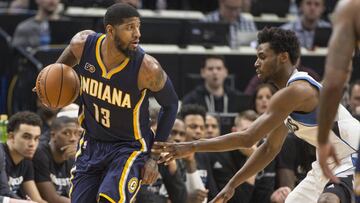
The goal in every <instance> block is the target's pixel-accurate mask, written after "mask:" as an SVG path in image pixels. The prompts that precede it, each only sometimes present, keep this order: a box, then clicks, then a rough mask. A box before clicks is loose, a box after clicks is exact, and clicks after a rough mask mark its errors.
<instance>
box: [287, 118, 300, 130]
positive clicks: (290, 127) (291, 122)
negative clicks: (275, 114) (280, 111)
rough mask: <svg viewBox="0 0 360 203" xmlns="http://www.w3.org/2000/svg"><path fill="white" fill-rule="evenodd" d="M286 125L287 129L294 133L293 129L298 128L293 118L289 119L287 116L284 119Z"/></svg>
mask: <svg viewBox="0 0 360 203" xmlns="http://www.w3.org/2000/svg"><path fill="white" fill-rule="evenodd" d="M286 127H287V128H288V129H289V131H290V132H292V133H294V132H295V131H298V130H299V126H297V125H296V124H295V123H294V122H293V120H291V119H290V118H288V119H287V120H286Z"/></svg>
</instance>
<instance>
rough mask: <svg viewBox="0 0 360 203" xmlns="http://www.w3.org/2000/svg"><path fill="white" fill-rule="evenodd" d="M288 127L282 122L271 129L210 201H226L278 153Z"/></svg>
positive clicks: (215, 202)
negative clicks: (261, 142)
mask: <svg viewBox="0 0 360 203" xmlns="http://www.w3.org/2000/svg"><path fill="white" fill-rule="evenodd" d="M287 133H288V129H287V128H286V126H285V125H284V124H282V125H280V126H279V127H278V128H277V129H275V130H273V131H272V132H271V133H270V134H269V136H268V138H267V139H266V141H265V142H264V143H263V144H262V145H261V146H260V147H259V148H258V149H257V150H256V151H255V152H254V153H253V154H252V155H251V156H250V157H249V159H248V160H247V161H246V163H245V164H244V166H243V167H242V168H241V169H240V170H239V171H238V172H237V173H236V174H235V175H234V177H232V178H231V179H230V181H229V182H228V184H226V186H225V187H224V188H223V189H222V190H221V192H220V193H219V194H218V195H217V196H216V197H215V199H213V200H212V201H211V202H212V203H217V202H221V203H223V202H227V201H228V200H229V199H231V197H232V196H233V194H234V191H235V189H236V188H237V187H238V186H239V185H240V184H241V183H243V182H245V181H246V180H247V179H249V178H250V177H251V176H253V175H255V174H256V173H258V172H259V171H260V170H262V169H264V168H265V167H266V166H267V165H268V164H269V163H270V162H271V161H272V160H273V159H274V158H275V156H276V154H278V153H279V151H280V150H281V146H282V144H283V143H284V140H285V137H286V135H287Z"/></svg>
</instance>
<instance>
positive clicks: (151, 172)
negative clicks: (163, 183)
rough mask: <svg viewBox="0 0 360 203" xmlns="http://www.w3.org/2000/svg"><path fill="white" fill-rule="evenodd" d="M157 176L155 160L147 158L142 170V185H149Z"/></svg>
mask: <svg viewBox="0 0 360 203" xmlns="http://www.w3.org/2000/svg"><path fill="white" fill-rule="evenodd" d="M158 176H159V171H158V165H157V163H156V160H154V159H153V158H149V159H148V160H147V161H146V162H145V165H144V168H143V170H142V184H144V185H150V184H152V183H154V182H155V181H156V179H157V178H158Z"/></svg>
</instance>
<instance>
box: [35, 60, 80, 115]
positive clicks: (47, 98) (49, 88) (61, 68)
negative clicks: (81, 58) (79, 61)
mask: <svg viewBox="0 0 360 203" xmlns="http://www.w3.org/2000/svg"><path fill="white" fill-rule="evenodd" d="M79 89H80V81H79V78H78V76H77V74H76V72H75V70H74V69H73V68H72V67H70V66H67V65H65V64H61V63H54V64H50V65H48V66H46V67H45V68H44V69H42V70H41V71H40V73H39V75H38V77H37V79H36V93H37V95H38V98H39V99H40V101H41V103H42V104H44V105H45V106H47V107H49V108H52V109H56V108H62V107H64V106H67V105H69V104H71V103H72V102H73V101H74V100H75V99H76V97H77V96H78V94H79Z"/></svg>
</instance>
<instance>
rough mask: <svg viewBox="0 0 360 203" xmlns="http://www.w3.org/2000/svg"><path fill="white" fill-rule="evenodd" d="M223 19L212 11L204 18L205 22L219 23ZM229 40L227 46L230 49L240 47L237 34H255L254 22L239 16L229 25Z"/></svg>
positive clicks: (218, 13)
mask: <svg viewBox="0 0 360 203" xmlns="http://www.w3.org/2000/svg"><path fill="white" fill-rule="evenodd" d="M222 20H223V19H222V17H221V16H220V12H219V10H216V11H213V12H211V13H209V14H208V15H206V16H205V19H204V21H205V22H221V21H222ZM229 29H230V39H229V45H230V47H232V48H237V47H238V46H240V40H239V39H238V32H256V31H257V28H256V25H255V23H254V21H252V20H250V19H247V18H245V17H244V16H243V15H241V14H240V15H239V17H238V18H237V20H236V21H235V22H232V23H230V28H229Z"/></svg>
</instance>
